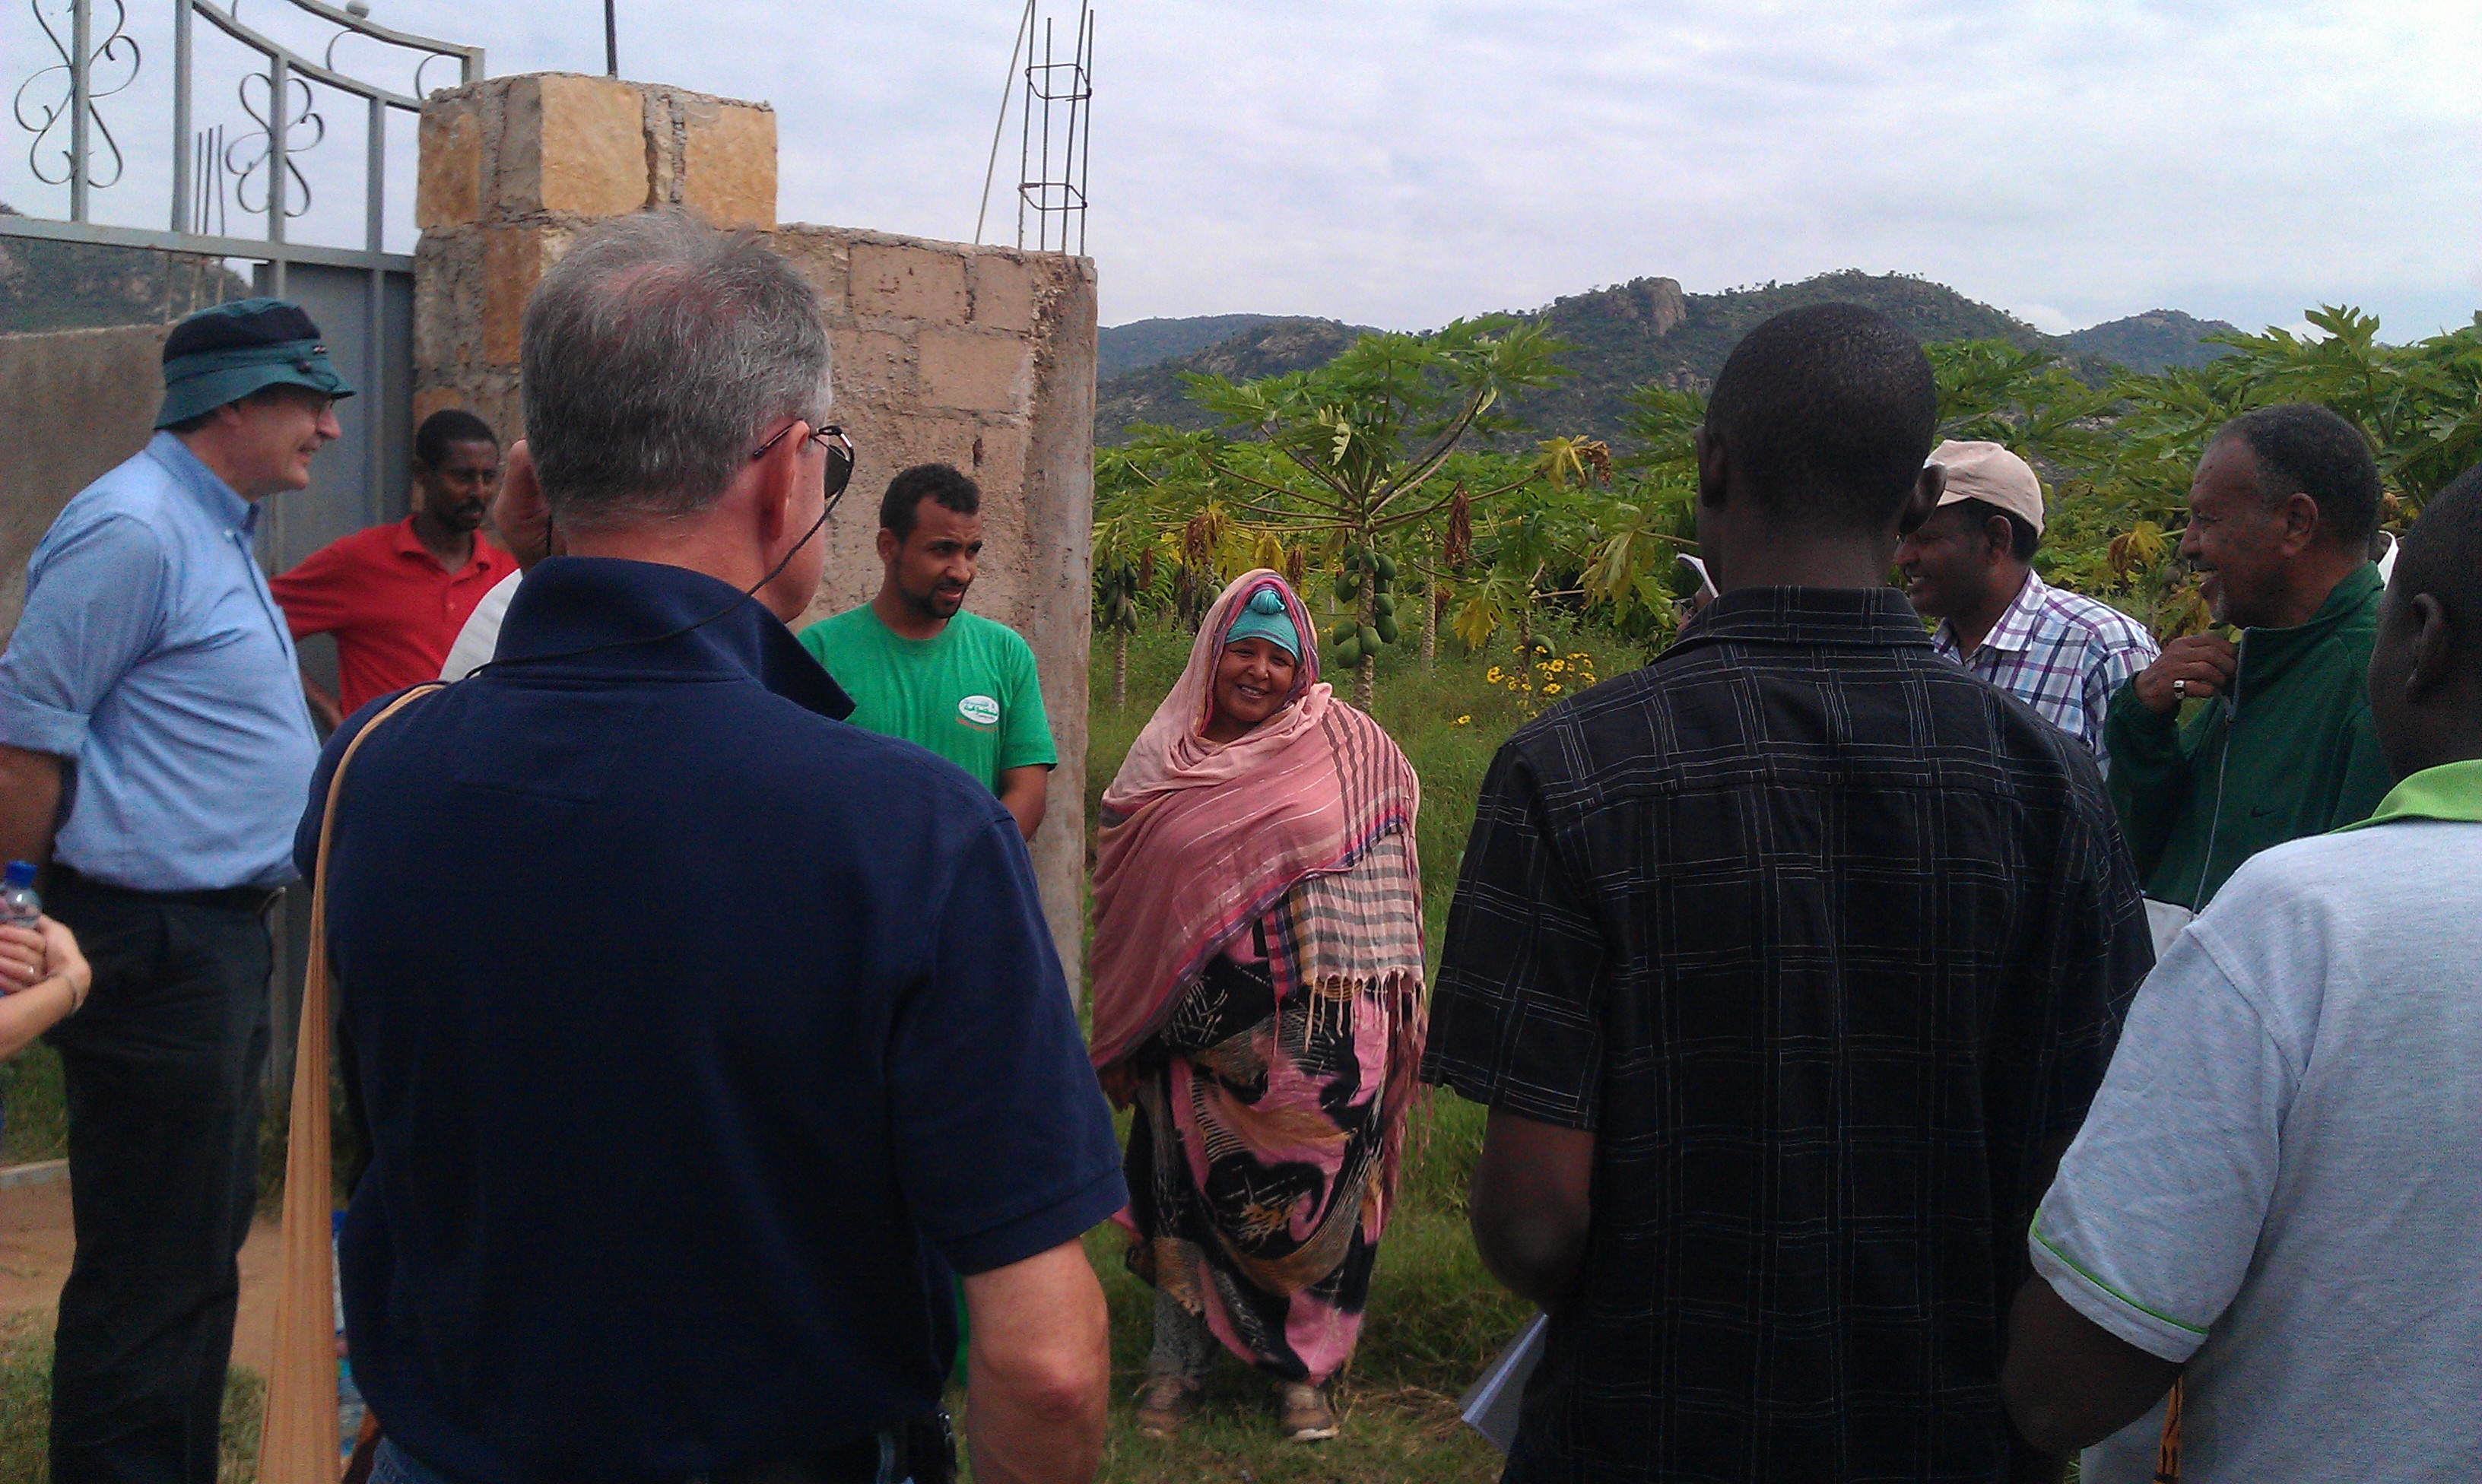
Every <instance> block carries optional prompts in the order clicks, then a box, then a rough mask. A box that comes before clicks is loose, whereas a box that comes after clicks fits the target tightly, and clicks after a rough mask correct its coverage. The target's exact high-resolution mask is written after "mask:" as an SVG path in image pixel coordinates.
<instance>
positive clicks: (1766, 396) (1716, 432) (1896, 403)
mask: <svg viewBox="0 0 2482 1484" xmlns="http://www.w3.org/2000/svg"><path fill="white" fill-rule="evenodd" d="M1706 429H1707V434H1708V436H1709V437H1720V438H1721V439H1722V440H1723V443H1724V447H1725V448H1726V449H1728V450H1729V451H1730V454H1731V456H1732V459H1733V461H1734V462H1735V463H1736V464H1737V465H1738V466H1739V467H1740V469H1741V471H1742V473H1743V474H1744V475H1745V476H1746V477H1747V478H1748V479H1749V481H1750V483H1751V484H1752V486H1754V487H1755V489H1756V491H1757V494H1758V498H1759V499H1760V500H1761V501H1762V502H1763V503H1765V504H1766V505H1767V506H1769V507H1770V508H1773V509H1774V510H1776V511H1778V512H1780V513H1782V515H1784V516H1786V517H1788V518H1791V519H1795V520H1800V521H1803V522H1805V523H1809V524H1813V525H1815V526H1818V527H1820V528H1823V529H1829V530H1837V531H1862V530H1868V531H1875V530H1877V529H1878V528H1879V527H1881V526H1884V525H1887V524H1888V523H1889V522H1891V521H1893V520H1894V519H1895V517H1896V512H1897V511H1898V510H1900V509H1902V508H1904V503H1905V497H1906V496H1907V495H1908V494H1909V493H1911V492H1912V490H1913V488H1914V483H1915V482H1916V481H1918V480H1919V479H1920V477H1921V472H1922V464H1923V463H1924V461H1925V460H1927V459H1928V458H1929V456H1930V452H1931V444H1932V443H1933V442H1934V441H1935V439H1936V438H1937V436H1938V431H1939V386H1938V383H1937V382H1936V381H1935V380H1933V378H1932V377H1931V363H1930V357H1929V356H1927V355H1924V354H1923V353H1922V348H1921V344H1920V342H1918V341H1916V340H1915V339H1914V337H1913V336H1912V335H1909V334H1907V333H1906V332H1905V331H1904V330H1903V329H1902V328H1901V327H1899V326H1898V325H1895V324H1894V323H1893V322H1891V321H1889V320H1888V319H1887V318H1886V317H1885V316H1883V315H1880V314H1878V313H1876V312H1875V311H1873V310H1869V309H1865V308H1863V307H1862V306H1861V305H1860V304H1815V305H1812V306H1810V307H1809V308H1804V309H1788V310H1786V311H1784V312H1783V313H1782V314H1780V315H1777V316H1776V317H1775V318H1774V319H1772V320H1769V321H1767V322H1766V323H1765V324H1763V325H1759V326H1758V327H1757V328H1756V329H1754V330H1752V331H1750V332H1749V333H1748V334H1747V335H1745V336H1743V337H1742V338H1741V343H1740V344H1739V345H1737V346H1734V347H1733V348H1732V353H1731V355H1730V356H1729V358H1728V359H1726V360H1725V362H1724V369H1723V371H1722V372H1720V373H1718V374H1717V376H1716V378H1715V391H1714V394H1713V395H1712V396H1710V397H1709V398H1708V399H1707V401H1706Z"/></svg>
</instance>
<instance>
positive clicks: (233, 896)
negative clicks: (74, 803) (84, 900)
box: [52, 861, 284, 916]
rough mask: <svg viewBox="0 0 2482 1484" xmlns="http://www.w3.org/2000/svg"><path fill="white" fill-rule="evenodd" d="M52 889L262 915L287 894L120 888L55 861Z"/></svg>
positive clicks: (277, 890)
mask: <svg viewBox="0 0 2482 1484" xmlns="http://www.w3.org/2000/svg"><path fill="white" fill-rule="evenodd" d="M52 886H53V888H54V889H55V890H57V889H58V888H60V887H63V886H67V887H72V888H75V889H76V890H79V891H86V892H99V893H102V894H104V895H106V896H113V897H142V898H145V899H146V900H148V901H162V902H171V903H172V904H173V905H175V906H183V907H219V908H223V909H224V910H226V911H231V912H248V913H251V915H253V916H256V915H259V914H262V913H264V912H266V911H267V909H268V908H269V907H271V906H273V905H275V903H276V899H277V898H279V897H281V896H283V895H284V888H282V887H280V886H225V887H216V888H211V889H207V890H201V891H187V892H149V891H145V890H142V889H140V888H138V887H134V886H117V885H115V884H113V883H112V882H110V881H98V880H96V879H95V878H94V877H92V876H90V875H88V874H86V873H85V872H81V871H79V870H78V869H77V868H76V867H74V866H68V865H64V864H62V863H61V862H59V861H54V862H52Z"/></svg>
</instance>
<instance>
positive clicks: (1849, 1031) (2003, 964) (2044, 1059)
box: [1422, 305, 2152, 1484]
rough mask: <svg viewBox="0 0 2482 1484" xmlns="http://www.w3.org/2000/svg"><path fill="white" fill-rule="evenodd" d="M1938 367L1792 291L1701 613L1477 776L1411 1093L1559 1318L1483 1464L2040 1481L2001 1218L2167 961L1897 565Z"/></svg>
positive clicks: (2085, 822) (1748, 423) (2048, 771)
mask: <svg viewBox="0 0 2482 1484" xmlns="http://www.w3.org/2000/svg"><path fill="white" fill-rule="evenodd" d="M1935 404H1936V396H1935V391H1934V388H1933V385H1932V380H1931V371H1930V366H1929V363H1928V362H1927V361H1926V360H1925V359H1924V357H1923V355H1922V351H1921V349H1920V347H1919V346H1917V345H1915V344H1914V341H1913V339H1912V337H1911V336H1909V335H1907V334H1905V333H1904V332H1903V331H1902V330H1900V329H1898V328H1896V327H1895V326H1894V325H1890V324H1888V322H1887V321H1885V320H1883V319H1881V318H1880V317H1879V316H1877V315H1875V314H1873V313H1871V312H1870V311H1868V310H1865V309H1861V308H1857V307H1854V306H1851V305H1828V306H1824V307H1820V308H1813V309H1804V310H1795V311H1792V312H1791V313H1789V314H1785V315H1782V316H1779V317H1777V318H1776V319H1774V320H1771V321H1769V322H1768V323H1767V324H1765V325H1760V326H1759V327H1758V328H1756V330H1753V331H1752V332H1751V334H1750V336H1749V337H1748V338H1747V339H1746V340H1744V341H1743V342H1742V343H1741V345H1740V346H1739V348H1738V349H1736V350H1735V351H1733V352H1732V356H1731V358H1730V360H1729V362H1728V363H1727V364H1726V366H1725V368H1724V371H1723V374H1722V375H1721V376H1720V377H1719V378H1717V380H1716V384H1715V392H1714V396H1713V399H1712V401H1711V403H1710V404H1709V408H1708V412H1707V418H1706V425H1705V429H1704V430H1703V433H1702V434H1701V436H1700V443H1699V485H1700V500H1699V509H1698V524H1699V540H1700V544H1701V546H1702V547H1703V550H1704V553H1705V556H1706V560H1707V562H1708V564H1709V566H1710V568H1711V570H1712V572H1713V575H1714V578H1715V580H1716V583H1717V585H1718V586H1720V587H1721V588H1722V593H1723V595H1722V596H1721V597H1719V598H1717V599H1716V600H1715V601H1714V602H1713V604H1712V605H1711V606H1709V607H1708V608H1707V609H1706V611H1705V612H1703V614H1702V615H1701V616H1700V617H1699V618H1698V619H1697V620H1696V621H1694V622H1693V623H1692V624H1691V625H1690V626H1689V627H1688V628H1687V629H1686V630H1685V631H1684V632H1683V634H1682V637H1681V638H1680V641H1679V642H1678V643H1677V644H1675V645H1674V646H1673V647H1672V648H1671V649H1670V650H1669V651H1667V652H1666V653H1665V654H1664V655H1663V657H1662V658H1661V659H1659V660H1657V661H1656V662H1655V663H1654V664H1650V665H1649V666H1648V667H1647V668H1645V669H1643V670H1640V671H1638V672H1636V673H1635V674H1631V675H1627V676H1624V677H1622V678H1620V679H1616V680H1613V681H1610V682H1608V683H1606V684H1603V685H1600V686H1597V687H1596V688H1595V689H1594V690H1590V691H1587V692H1586V693H1585V694H1583V695H1581V696H1578V697H1576V698H1574V699H1572V700H1571V701H1569V702H1567V703H1565V704H1563V705H1562V706H1560V707H1559V708H1557V709H1556V710H1554V711H1552V712H1551V713H1550V714H1548V715H1546V716H1544V717H1543V718H1541V719H1540V720H1538V721H1536V722H1533V723H1532V724H1530V725H1528V726H1526V727H1524V728H1523V729H1521V730H1520V731H1518V733H1517V735H1516V736H1515V737H1513V738H1511V739H1510V740H1509V742H1508V743H1507V744H1506V745H1505V746H1503V747H1502V748H1501V749H1500V752H1499V755H1498V757H1497V759H1496V760H1495V761H1494V762H1493V763H1492V769H1491V773H1490V776H1489V778H1488V779H1487V780H1486V782H1485V783H1484V785H1483V793H1482V800H1481V806H1480V810H1479V812H1478V814H1477V815H1476V818H1475V820H1474V828H1473V837H1472V840H1471V842H1470V844H1469V845H1468V846H1467V847H1466V850H1465V865H1464V871H1463V876H1462V879H1461V880H1460V881H1459V883H1458V888H1457V898H1456V904H1455V906H1454V908H1453V909H1452V911H1451V912H1450V915H1449V920H1448V932H1447V942H1446V946H1445V951H1444V954H1443V957H1442V959H1441V963H1440V969H1439V987H1438V990H1437V994H1436V997H1435V999H1434V1002H1433V1008H1432V1020H1431V1041H1430V1054H1429V1056H1428V1058H1427V1059H1426V1061H1425V1063H1424V1066H1423V1073H1422V1075H1423V1077H1424V1078H1425V1079H1426V1080H1431V1081H1435V1082H1439V1083H1442V1084H1444V1085H1446V1086H1447V1087H1449V1088H1451V1089H1453V1090H1455V1091H1456V1092H1457V1093H1458V1094H1460V1095H1461V1096H1463V1097H1465V1098H1467V1099H1470V1100H1473V1101H1476V1102H1481V1103H1485V1104H1488V1105H1489V1106H1490V1107H1491V1109H1492V1112H1491V1118H1490V1126H1489V1130H1488V1133H1486V1135H1485V1140H1484V1148H1483V1155H1482V1160H1481V1163H1480V1166H1479V1167H1478V1169H1477V1170H1476V1173H1475V1178H1474V1190H1473V1201H1472V1220H1473V1228H1474V1235H1475V1239H1476V1241H1477V1243H1478V1245H1479V1246H1480V1248H1481V1250H1482V1255H1483V1258H1484V1261H1485V1262H1486V1263H1488V1264H1489V1265H1490V1266H1491V1268H1492V1271H1493V1272H1494V1273H1496V1274H1497V1275H1498V1276H1499V1277H1500V1278H1501V1279H1502V1280H1503V1281H1504V1282H1506V1283H1508V1285H1509V1286H1510V1287H1511V1288H1513V1289H1516V1290H1517V1291H1518V1292H1519V1293H1521V1294H1523V1295H1524V1296H1526V1297H1528V1298H1532V1299H1534V1300H1536V1301H1537V1302H1539V1303H1541V1304H1543V1305H1544V1307H1545V1309H1547V1310H1548V1311H1549V1313H1550V1315H1551V1325H1550V1329H1549V1332H1548V1338H1547V1341H1546V1345H1545V1355H1544V1359H1543V1362H1542V1364H1541V1367H1540V1368H1539V1369H1538V1370H1537V1371H1536V1372H1535V1374H1534V1377H1533V1380H1532V1382H1531V1384H1530V1385H1529V1386H1528V1388H1527V1390H1526V1393H1525V1397H1524V1405H1523V1411H1522V1420H1521V1423H1520V1426H1519V1430H1518V1440H1517V1445H1516V1447H1515V1450H1514V1452H1513V1453H1512V1455H1511V1457H1510V1460H1509V1468H1508V1474H1507V1477H1508V1479H1510V1480H1512V1481H1518V1480H1521V1481H1524V1484H1541V1481H1547V1480H1559V1481H1580V1484H1582V1481H1588V1480H1593V1481H1604V1480H1653V1479H1664V1480H1690V1479H1719V1480H1784V1481H1792V1480H1799V1481H1804V1484H1808V1481H1813V1480H1875V1479H1887V1480H1899V1479H1901V1480H1972V1481H1975V1484H1988V1481H1991V1480H1994V1479H2001V1478H2008V1477H2011V1476H2022V1477H2040V1476H2042V1471H2043V1470H2045V1469H2049V1470H2051V1471H2052V1473H2051V1476H2052V1477H2056V1476H2057V1472H2056V1471H2057V1468H2058V1461H2057V1460H2047V1459H2044V1458H2041V1457H2040V1456H2038V1455H2035V1454H2034V1453H2033V1452H2032V1450H2031V1449H2029V1448H2026V1447H2024V1445H2022V1444H2021V1443H2015V1444H2012V1439H2011V1435H2010V1433H2009V1431H2008V1428H2007V1424H2006V1423H2005V1421H2004V1419H2003V1418H2002V1415H2001V1411H2000V1406H1999V1397H1998V1374H1999V1362H2000V1345H2001V1314H2002V1305H2003V1295H2006V1294H2009V1293H2011V1292H2013V1291H2014V1290H2015V1289H2016V1287H2017V1285H2018V1283H2019V1282H2020V1280H2021V1279H2022V1277H2023V1276H2024V1274H2025V1271H2026V1263H2027V1260H2026V1255H2025V1229H2026V1222H2027V1220H2028V1218H2029V1217H2030V1215H2031V1213H2032V1211H2033V1208H2034V1205H2035V1204H2036V1202H2037V1201H2038V1200H2039V1199H2040V1198H2041V1196H2042V1194H2043V1189H2044V1186H2045V1185H2046V1183H2047V1181H2048V1178H2049V1170H2050V1168H2051V1165H2052V1163H2053V1162H2054V1161H2056V1159H2057V1158H2058V1156H2059V1153H2060V1151H2061V1150H2062V1149H2064V1148H2065V1147H2066V1145H2067V1142H2068V1138H2069V1136H2070V1135H2071V1134H2072V1133H2074V1131H2075V1129H2076V1127H2077V1123H2078V1121H2079V1119H2080V1118H2081V1117H2082V1116H2083V1114H2084V1112H2085V1109H2086V1105H2087V1101H2088V1099H2089V1098H2090V1097H2091V1096H2092V1095H2093V1093H2094V1090H2095V1088H2096V1087H2097V1085H2098V1084H2099V1082H2100V1080H2101V1078H2102V1074H2103V1068H2104V1065H2105V1063H2106V1062H2107V1061H2108V1060H2109V1058H2110V1054H2111V1050H2112V1045H2113V1041H2114V1038H2115V1036H2116V1034H2117V1028H2118V1024H2119V1016H2120V1012H2121V1010H2122V1009H2123V1007H2124V1006H2125V1005H2126V1002H2127V1000H2128V997H2129V996H2130V995H2131V994H2132V993H2133V992H2134V991H2135V989H2136V987H2137V983H2138V980H2139V979H2140V978H2141V977H2143V976H2144V974H2145V972H2146V970H2147V968H2148V967H2149V966H2150V964H2151V962H2152V952H2151V950H2150V947H2149V940H2148V936H2147V931H2146V920H2145V914H2144V910H2143V908H2142V906H2141V904H2140V898H2139V895H2138V886H2137V881H2136V876H2135V872H2134V871H2133V870H2132V868H2131V866H2130V864H2129V859H2128V854H2127V850H2126V847H2125V846H2124V845H2123V844H2122V842H2121V838H2120V833H2119V829H2118V827H2117V825H2116V823H2115V822H2114V820H2113V816H2112V811H2111V805H2110V803H2109V801H2108V799H2107V798H2106V797H2105V795H2104V794H2103V790H2102V783H2101V779H2100V777H2099V774H2098V773H2097V771H2096V768H2095V764H2094V760H2093V758H2091V757H2090V756H2088V755H2087V752H2086V750H2085V748H2084V747H2082V746H2080V745H2078V744H2077V742H2075V741H2074V740H2073V739H2072V738H2070V737H2068V736H2067V735H2066V734H2064V733H2062V732H2061V731H2059V730H2058V729H2057V728H2056V727H2053V726H2051V725H2050V724H2048V723H2047V722H2045V721H2043V720H2042V719H2040V718H2039V717H2037V716H2035V715H2034V714H2033V713H2032V712H2031V711H2028V710H2027V709H2026V708H2025V707H2024V706H2023V705H2022V704H2020V702H2018V701H2017V700H2016V699H2014V698H2013V697H2011V696H2008V695H2007V694H2005V693H2003V692H2002V691H2000V690H1997V689H1996V688H1994V687H1993V686H1991V685H1990V684H1988V683H1987V682H1985V681H1983V680H1981V679H1979V678H1977V677H1975V676H1973V675H1970V674H1968V673H1967V672H1966V671H1964V670H1962V669H1960V668H1958V667H1956V666H1955V665H1953V664H1949V663H1948V662H1946V661H1944V660H1942V659H1941V658H1940V656H1939V655H1938V654H1937V653H1936V652H1935V651H1934V650H1933V649H1932V647H1931V644H1930V641H1929V639H1928V638H1927V637H1926V636H1925V635H1924V633H1923V631H1922V624H1921V621H1920V619H1919V618H1918V617H1916V616H1915V614H1914V611H1913V609H1912V608H1911V607H1910V606H1909V605H1908V604H1907V603H1906V601H1905V599H1904V597H1903V595H1902V594H1900V593H1898V592H1896V591H1895V590H1894V589H1892V588H1889V587H1888V586H1886V579H1887V573H1888V566H1889V559H1890V557H1891V556H1892V554H1893V552H1894V549H1895V545H1896V540H1897V535H1898V533H1899V531H1900V530H1901V529H1909V528H1910V526H1912V525H1914V524H1918V523H1919V522H1920V520H1921V519H1922V518H1923V517H1924V516H1926V515H1927V514H1928V513H1929V512H1930V510H1931V508H1932V507H1933V505H1934V504H1936V502H1937V500H1938V498H1939V494H1940V482H1941V475H1940V472H1939V471H1938V470H1937V469H1929V470H1925V469H1924V467H1923V458H1924V456H1925V455H1926V454H1927V453H1928V452H1929V449H1930V447H1931V442H1932V430H1933V426H1934V416H1935Z"/></svg>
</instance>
